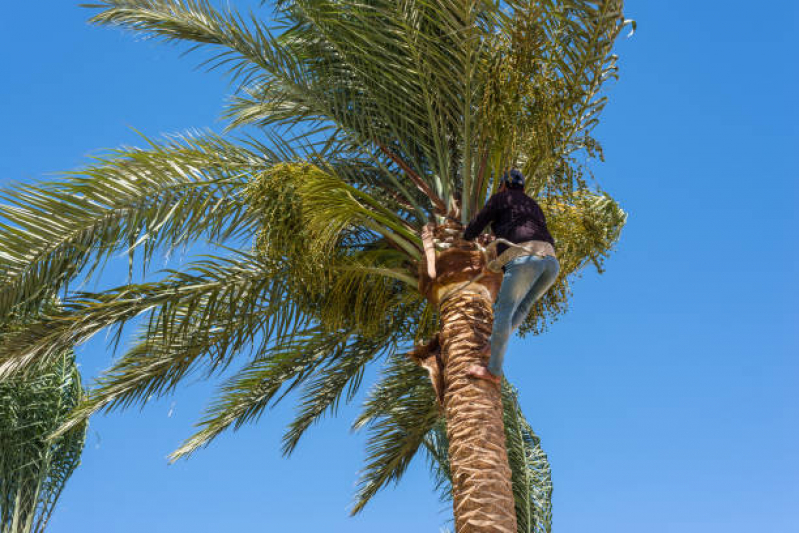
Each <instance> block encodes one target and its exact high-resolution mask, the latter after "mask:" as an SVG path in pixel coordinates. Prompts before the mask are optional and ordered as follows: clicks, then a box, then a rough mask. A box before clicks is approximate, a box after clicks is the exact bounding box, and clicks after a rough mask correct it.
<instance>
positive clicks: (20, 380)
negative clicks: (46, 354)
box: [0, 325, 87, 533]
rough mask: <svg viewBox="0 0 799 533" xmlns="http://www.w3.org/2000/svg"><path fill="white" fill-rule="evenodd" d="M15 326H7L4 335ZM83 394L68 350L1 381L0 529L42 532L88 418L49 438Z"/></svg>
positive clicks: (80, 447)
mask: <svg viewBox="0 0 799 533" xmlns="http://www.w3.org/2000/svg"><path fill="white" fill-rule="evenodd" d="M15 326H16V325H7V326H5V327H3V328H2V329H3V330H5V331H2V332H0V335H6V334H8V333H9V330H13V328H14V327H15ZM82 397H83V388H82V387H81V380H80V373H79V372H78V368H77V365H76V364H75V356H74V354H73V352H72V350H66V351H64V352H62V353H61V354H60V355H59V356H57V357H56V358H55V359H54V360H53V361H52V362H51V363H50V364H49V365H48V366H46V367H45V368H44V369H43V370H42V371H39V372H36V373H34V374H32V375H27V376H24V375H23V376H15V377H13V378H11V379H6V380H3V381H0V532H2V533H41V532H42V531H44V529H45V527H46V526H47V523H48V521H49V520H50V516H51V515H52V513H53V510H54V509H55V506H56V503H57V502H58V498H59V496H60V495H61V491H62V490H63V489H64V486H65V485H66V482H67V480H68V479H69V478H70V476H71V475H72V473H73V472H74V471H75V468H77V466H78V464H79V463H80V456H81V453H82V452H83V445H84V442H85V437H86V428H87V422H86V421H85V420H84V421H83V422H81V423H80V424H78V426H77V427H75V428H73V429H72V430H70V431H69V432H67V433H65V434H63V435H61V436H60V437H59V438H57V439H54V440H48V437H49V435H50V434H51V433H52V432H54V431H55V430H56V429H58V428H59V427H60V426H61V425H62V424H63V423H64V422H66V420H67V418H68V416H69V414H70V411H71V410H72V409H74V408H75V407H76V406H77V405H78V403H80V401H81V399H82Z"/></svg>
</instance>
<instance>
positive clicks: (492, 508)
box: [432, 250, 516, 533]
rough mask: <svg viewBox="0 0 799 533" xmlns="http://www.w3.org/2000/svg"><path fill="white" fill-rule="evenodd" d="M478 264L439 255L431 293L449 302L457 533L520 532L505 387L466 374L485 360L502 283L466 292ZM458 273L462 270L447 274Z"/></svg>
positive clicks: (443, 315)
mask: <svg viewBox="0 0 799 533" xmlns="http://www.w3.org/2000/svg"><path fill="white" fill-rule="evenodd" d="M452 252H454V254H449V253H447V252H445V253H444V254H442V255H450V257H449V258H448V259H455V258H454V257H452V255H455V254H457V252H455V251H454V250H453V251H452ZM457 255H461V254H457ZM461 257H462V255H461ZM473 258H474V256H472V258H470V259H469V260H467V261H466V263H465V264H464V262H463V261H462V260H461V261H453V262H458V263H460V265H458V268H453V267H455V265H454V264H452V263H453V262H450V261H447V260H445V261H443V262H444V263H449V264H443V265H442V261H441V260H442V259H444V258H443V257H442V256H439V258H438V261H437V263H438V264H439V265H440V266H442V267H443V268H442V269H441V270H440V271H441V272H442V274H441V275H440V276H439V279H438V280H436V281H437V282H438V283H436V285H435V286H434V288H433V291H432V292H433V295H434V298H435V299H436V300H440V299H441V296H444V299H443V301H441V303H440V304H439V305H440V307H439V311H440V321H441V322H440V326H441V329H440V332H441V359H442V363H443V367H444V379H443V382H444V395H443V396H444V413H445V415H446V419H447V436H448V437H449V461H450V468H451V472H452V498H453V506H454V514H455V530H456V532H457V533H478V532H479V533H488V532H492V533H496V532H500V533H516V511H515V507H514V499H513V485H512V481H511V470H510V466H509V465H508V454H507V451H506V449H505V428H504V425H503V417H502V396H501V394H500V388H499V387H498V386H496V385H494V384H493V383H490V382H487V381H483V380H478V379H473V378H470V377H468V376H467V375H466V372H467V369H468V368H469V367H470V366H471V365H473V364H478V363H483V364H485V363H486V362H487V361H483V360H481V358H480V355H479V354H478V350H479V348H480V347H481V346H483V345H484V344H485V343H486V342H487V341H488V338H489V336H490V334H491V326H492V323H493V310H492V302H493V301H494V299H495V298H496V292H497V289H498V285H499V283H498V282H499V280H498V279H497V278H496V277H494V278H493V279H485V282H486V283H485V284H483V283H473V284H471V285H469V286H467V287H464V283H463V281H462V280H463V279H464V277H466V276H468V278H467V279H471V278H473V276H474V274H475V273H479V272H481V271H482V267H483V265H482V262H480V263H478V264H475V261H474V259H473ZM453 271H460V272H458V273H457V274H456V275H455V276H452V275H449V276H448V275H447V274H449V273H453ZM442 278H443V279H442ZM447 278H449V279H447ZM453 278H457V281H456V280H455V279H453ZM445 280H446V281H445ZM442 281H443V282H444V283H442Z"/></svg>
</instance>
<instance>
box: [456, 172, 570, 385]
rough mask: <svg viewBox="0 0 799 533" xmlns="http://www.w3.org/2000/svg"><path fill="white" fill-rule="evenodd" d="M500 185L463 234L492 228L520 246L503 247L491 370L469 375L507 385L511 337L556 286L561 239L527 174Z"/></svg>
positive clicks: (507, 177)
mask: <svg viewBox="0 0 799 533" xmlns="http://www.w3.org/2000/svg"><path fill="white" fill-rule="evenodd" d="M500 183H501V185H500V189H499V192H497V193H496V194H494V195H493V196H491V198H489V200H488V202H487V203H486V205H485V207H483V209H482V210H481V211H480V212H479V213H477V215H476V216H475V217H474V219H473V220H472V221H471V222H470V223H469V225H468V226H467V227H466V229H465V230H464V232H463V238H464V239H465V240H468V241H470V240H473V239H474V238H475V237H477V236H478V235H479V234H480V233H482V231H483V229H484V228H485V227H486V226H487V225H488V224H489V223H490V224H491V229H492V231H493V232H494V235H496V237H497V238H498V239H505V240H507V241H509V242H511V243H514V244H518V245H519V246H508V245H507V244H503V243H499V244H498V245H497V254H498V258H497V259H498V262H499V263H500V264H501V265H503V266H502V271H503V272H504V275H503V277H502V286H501V288H500V290H499V295H498V296H497V300H496V303H495V304H494V326H493V329H492V331H491V337H490V339H489V341H488V344H486V345H485V346H484V347H483V348H481V352H482V353H483V355H485V356H488V355H489V354H490V359H489V361H488V365H487V366H482V365H473V366H472V367H470V368H469V371H468V374H469V375H470V376H472V377H475V378H479V379H485V380H488V381H492V382H494V383H497V384H498V383H499V382H500V381H501V380H502V362H503V360H504V358H505V350H506V349H507V345H508V339H509V338H510V335H511V333H512V332H513V331H514V330H515V329H516V328H518V327H519V326H520V325H521V324H522V322H523V321H524V319H525V318H526V317H527V314H528V313H529V312H530V308H531V307H532V306H533V304H534V303H535V302H536V301H537V300H538V299H539V298H541V296H543V295H544V293H546V291H547V290H548V289H549V288H550V287H551V286H552V284H553V283H555V280H556V279H557V277H558V272H559V271H560V264H559V263H558V259H557V256H556V254H555V240H554V239H553V238H552V235H550V234H549V231H548V230H547V223H546V218H545V217H544V212H543V211H542V210H541V207H540V206H539V205H538V203H537V202H536V201H535V200H533V199H532V198H531V197H530V196H528V195H527V194H526V193H525V192H524V176H523V175H522V173H521V172H520V171H519V170H517V169H513V170H511V171H510V172H506V173H505V174H504V175H503V176H502V180H501V182H500Z"/></svg>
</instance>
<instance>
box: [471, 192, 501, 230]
mask: <svg viewBox="0 0 799 533" xmlns="http://www.w3.org/2000/svg"><path fill="white" fill-rule="evenodd" d="M496 214H497V195H496V194H495V195H494V196H492V197H491V198H489V200H488V202H487V203H486V205H485V206H484V207H483V208H482V209H481V210H480V212H479V213H477V216H475V217H474V219H472V221H471V222H469V225H468V226H466V229H465V230H464V232H463V238H464V239H465V240H467V241H471V240H472V239H474V238H475V237H477V236H478V235H480V234H481V233H482V232H483V229H485V227H486V226H487V225H488V224H489V223H491V222H493V221H494V217H495V216H496Z"/></svg>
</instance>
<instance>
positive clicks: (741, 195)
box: [0, 0, 799, 533]
mask: <svg viewBox="0 0 799 533" xmlns="http://www.w3.org/2000/svg"><path fill="white" fill-rule="evenodd" d="M233 3H234V4H236V2H233ZM76 4H77V2H74V3H73V2H71V1H60V2H7V3H6V5H5V6H4V7H3V9H2V15H1V16H2V21H3V31H2V32H0V58H2V71H0V72H1V73H0V118H2V120H1V121H0V147H1V148H0V181H1V182H2V183H3V184H7V183H9V182H10V181H12V180H34V179H39V178H41V177H43V176H44V175H45V174H47V173H51V172H55V171H59V170H66V169H72V168H75V167H77V166H79V165H81V164H83V163H85V162H86V161H87V160H86V156H87V155H88V154H90V153H92V152H93V151H95V150H96V149H98V148H110V147H115V146H118V145H120V144H123V143H128V144H132V143H140V140H139V139H137V136H136V134H134V133H133V132H132V131H131V129H130V128H131V127H135V128H136V129H138V130H140V131H142V132H143V133H145V134H147V135H151V136H158V135H159V134H161V133H169V132H179V131H184V130H186V129H189V128H197V127H200V128H202V127H212V128H213V129H216V130H217V131H218V130H219V129H221V123H220V122H219V120H218V116H219V112H220V110H221V107H222V103H223V99H224V98H225V96H226V94H227V93H228V92H229V89H230V87H229V86H228V84H227V82H226V81H225V80H224V79H223V78H222V74H221V73H216V72H214V73H205V72H203V71H199V70H196V69H195V65H196V64H197V59H198V57H197V56H188V57H180V49H177V48H175V47H170V46H166V45H160V44H156V43H154V42H149V41H143V40H142V39H140V38H138V37H134V36H132V35H130V34H123V33H122V32H119V31H114V30H109V29H100V28H95V27H90V26H88V25H87V24H86V23H85V19H86V17H87V15H88V11H87V10H84V9H81V8H79V7H77V5H76ZM754 6H755V4H753V3H752V2H749V1H743V0H737V1H732V2H719V1H715V2H711V1H705V2H697V1H687V0H670V1H668V2H666V1H660V2H655V1H641V0H638V1H636V0H630V1H628V7H627V11H628V15H629V16H631V17H633V18H636V19H637V20H638V33H637V34H636V35H635V36H634V37H633V38H632V39H628V40H622V41H621V42H620V44H619V47H618V51H619V53H620V55H621V69H622V70H621V81H620V82H619V83H618V84H617V85H615V86H614V87H613V88H612V90H611V92H610V98H611V103H610V105H609V106H608V107H607V109H606V111H605V114H604V121H603V124H602V126H601V127H600V129H599V130H598V132H597V133H598V135H599V137H600V139H601V140H602V141H603V142H604V146H605V153H606V156H607V163H605V164H601V165H598V166H596V167H595V171H596V174H597V176H598V179H599V181H600V183H601V184H602V185H603V186H604V187H605V188H606V189H607V190H608V191H610V192H611V193H612V194H613V195H614V196H615V197H616V198H617V199H618V200H619V201H620V202H621V203H622V205H623V206H624V207H625V208H626V209H627V210H628V211H629V213H630V217H629V222H628V226H627V228H626V229H625V231H624V233H623V236H622V240H621V244H620V246H619V247H618V251H617V253H616V254H615V255H614V256H613V257H612V258H611V259H610V260H609V261H608V264H607V273H606V274H604V275H602V276H597V275H596V274H594V273H587V274H586V275H585V276H584V278H583V279H582V280H581V281H580V282H579V283H578V284H577V285H576V286H575V287H574V289H575V294H574V300H573V302H572V307H571V310H570V312H569V313H568V314H567V315H566V316H565V317H564V318H563V319H561V321H560V322H558V323H557V324H556V325H555V326H554V327H552V328H551V331H550V332H548V333H547V334H546V335H545V336H542V337H539V338H528V339H524V340H521V341H520V340H517V341H516V342H514V343H513V344H512V345H511V348H510V352H509V354H508V358H507V359H506V361H507V365H508V367H507V373H508V375H509V377H510V378H511V379H512V381H513V382H514V383H515V384H516V385H517V387H518V388H519V389H520V391H521V400H522V404H523V407H524V410H525V412H526V414H527V416H528V418H529V419H530V421H531V422H532V424H533V426H534V428H535V429H536V431H537V432H538V433H539V434H540V435H541V437H542V439H543V444H544V447H545V449H546V450H547V452H548V453H549V456H550V458H551V461H552V467H553V473H554V484H555V496H554V530H555V532H556V533H578V532H579V533H583V532H587V531H590V532H591V533H603V532H608V533H641V532H647V533H666V532H680V533H694V532H696V533H713V532H724V533H739V532H740V533H743V532H747V533H748V532H751V531H758V532H765V533H771V532H796V531H799V505H798V503H799V424H797V421H799V393H798V392H797V390H799V386H797V384H799V362H797V352H799V350H797V349H798V348H799V333H797V318H799V311H797V306H796V303H795V302H796V298H797V296H799V291H798V290H797V289H799V282H797V274H799V269H798V268H797V260H798V259H799V252H797V239H796V230H797V227H799V214H798V213H799V210H797V208H796V205H797V201H798V200H799V186H797V174H798V172H797V171H799V164H798V163H797V155H799V154H797V148H799V146H798V142H799V130H798V128H797V119H798V118H799V113H798V112H797V110H798V108H799V106H798V105H797V100H796V94H797V82H799V76H797V66H798V64H797V56H796V52H797V43H796V37H797V35H798V34H799V7H798V6H799V4H797V3H796V2H794V1H791V0H782V1H765V2H761V3H759V4H757V6H758V7H754ZM109 275H110V276H114V275H115V274H114V271H113V270H112V271H110V273H109ZM104 346H105V345H104V342H103V339H97V340H96V341H92V342H91V343H90V344H89V345H87V346H86V347H84V348H82V349H81V350H80V352H79V355H80V362H81V364H82V369H83V371H84V375H86V376H87V377H88V376H91V375H93V374H95V373H96V372H97V371H99V370H100V369H102V368H104V367H106V366H107V365H108V364H109V363H110V355H109V354H107V353H106V351H105V347H104ZM210 390H211V389H210V388H209V386H208V384H206V383H201V382H198V383H194V384H192V385H190V386H188V387H184V388H183V389H181V391H180V392H179V394H177V395H176V396H175V397H174V398H172V399H168V400H165V401H160V402H153V403H152V404H151V405H149V406H148V407H147V408H146V409H145V410H144V411H142V412H138V411H130V412H126V413H122V414H113V415H109V416H105V417H98V418H96V419H94V420H93V421H92V425H91V431H90V434H89V438H88V443H87V446H86V451H85V453H84V456H83V464H82V466H81V467H80V468H79V469H78V470H77V472H76V473H75V475H74V477H73V478H72V480H71V482H70V483H69V485H68V486H67V489H66V491H65V493H64V495H63V497H62V501H61V503H60V508H59V509H58V510H57V511H56V514H55V516H54V518H53V521H52V524H51V527H50V532H51V533H68V532H74V531H81V532H83V533H101V532H102V533H105V532H109V531H112V532H135V533H139V532H141V531H149V532H153V533H157V532H170V533H173V532H176V531H177V532H182V531H186V532H192V533H205V532H208V533H210V532H218V531H278V530H290V531H299V532H311V531H325V532H343V531H347V532H353V533H355V532H374V531H382V532H384V533H390V532H406V531H438V528H439V526H440V525H443V523H444V522H445V520H446V519H447V517H448V513H449V511H448V510H447V509H446V508H445V506H443V505H442V504H440V503H439V502H438V501H437V499H436V497H435V495H434V494H433V492H432V487H431V483H430V481H429V479H428V476H427V472H426V465H425V464H424V463H423V462H422V461H419V462H417V464H415V465H414V466H413V467H412V468H411V470H410V472H409V473H408V475H407V476H406V479H405V480H404V481H403V482H402V484H401V485H400V486H399V487H398V488H396V489H389V490H387V491H385V492H383V493H382V494H381V495H379V496H378V497H377V499H376V500H375V501H374V502H373V504H372V505H371V506H369V507H368V508H367V509H366V511H365V512H364V513H363V514H362V515H360V516H358V517H356V518H349V517H348V506H349V504H350V502H351V495H352V492H353V485H354V481H355V479H356V471H357V470H358V469H359V468H360V466H361V462H360V461H361V458H362V456H363V445H364V443H363V438H362V437H361V436H358V435H351V434H350V433H349V430H348V428H349V423H350V421H351V420H352V416H353V412H354V410H353V409H349V408H347V409H343V410H342V411H341V412H340V416H339V418H337V419H329V420H326V421H325V422H324V423H322V424H321V425H319V426H317V427H316V428H314V431H313V432H312V433H311V434H310V435H309V437H308V438H306V440H305V441H304V442H302V443H301V444H300V447H299V449H298V451H297V452H296V454H295V455H294V456H293V457H292V458H291V459H288V460H286V459H283V458H282V457H281V455H280V453H279V439H280V435H281V429H282V427H283V426H284V425H285V423H286V422H287V420H288V419H289V417H290V415H291V410H290V409H289V408H288V407H286V408H281V409H277V410H276V411H273V412H270V413H269V414H268V416H266V417H264V418H263V419H262V421H261V422H260V423H259V424H257V425H255V426H250V427H247V428H245V429H243V430H241V431H239V432H238V433H235V434H230V435H227V436H225V437H224V438H221V439H219V440H218V441H217V442H216V443H215V444H213V445H212V446H211V447H210V448H209V449H207V450H205V451H203V452H200V453H198V454H197V455H196V456H195V457H194V458H192V459H190V460H189V461H184V462H181V463H179V464H176V465H173V466H168V465H167V462H166V459H165V457H166V455H167V454H168V453H169V452H171V451H172V450H173V449H174V448H175V447H176V446H177V445H178V444H179V443H180V442H181V440H182V439H183V438H184V437H186V436H188V434H189V432H190V430H191V424H192V423H193V422H194V421H195V420H196V419H197V418H198V416H199V413H200V411H201V409H202V406H203V403H204V401H205V400H206V399H207V398H208V395H209V392H210Z"/></svg>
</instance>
